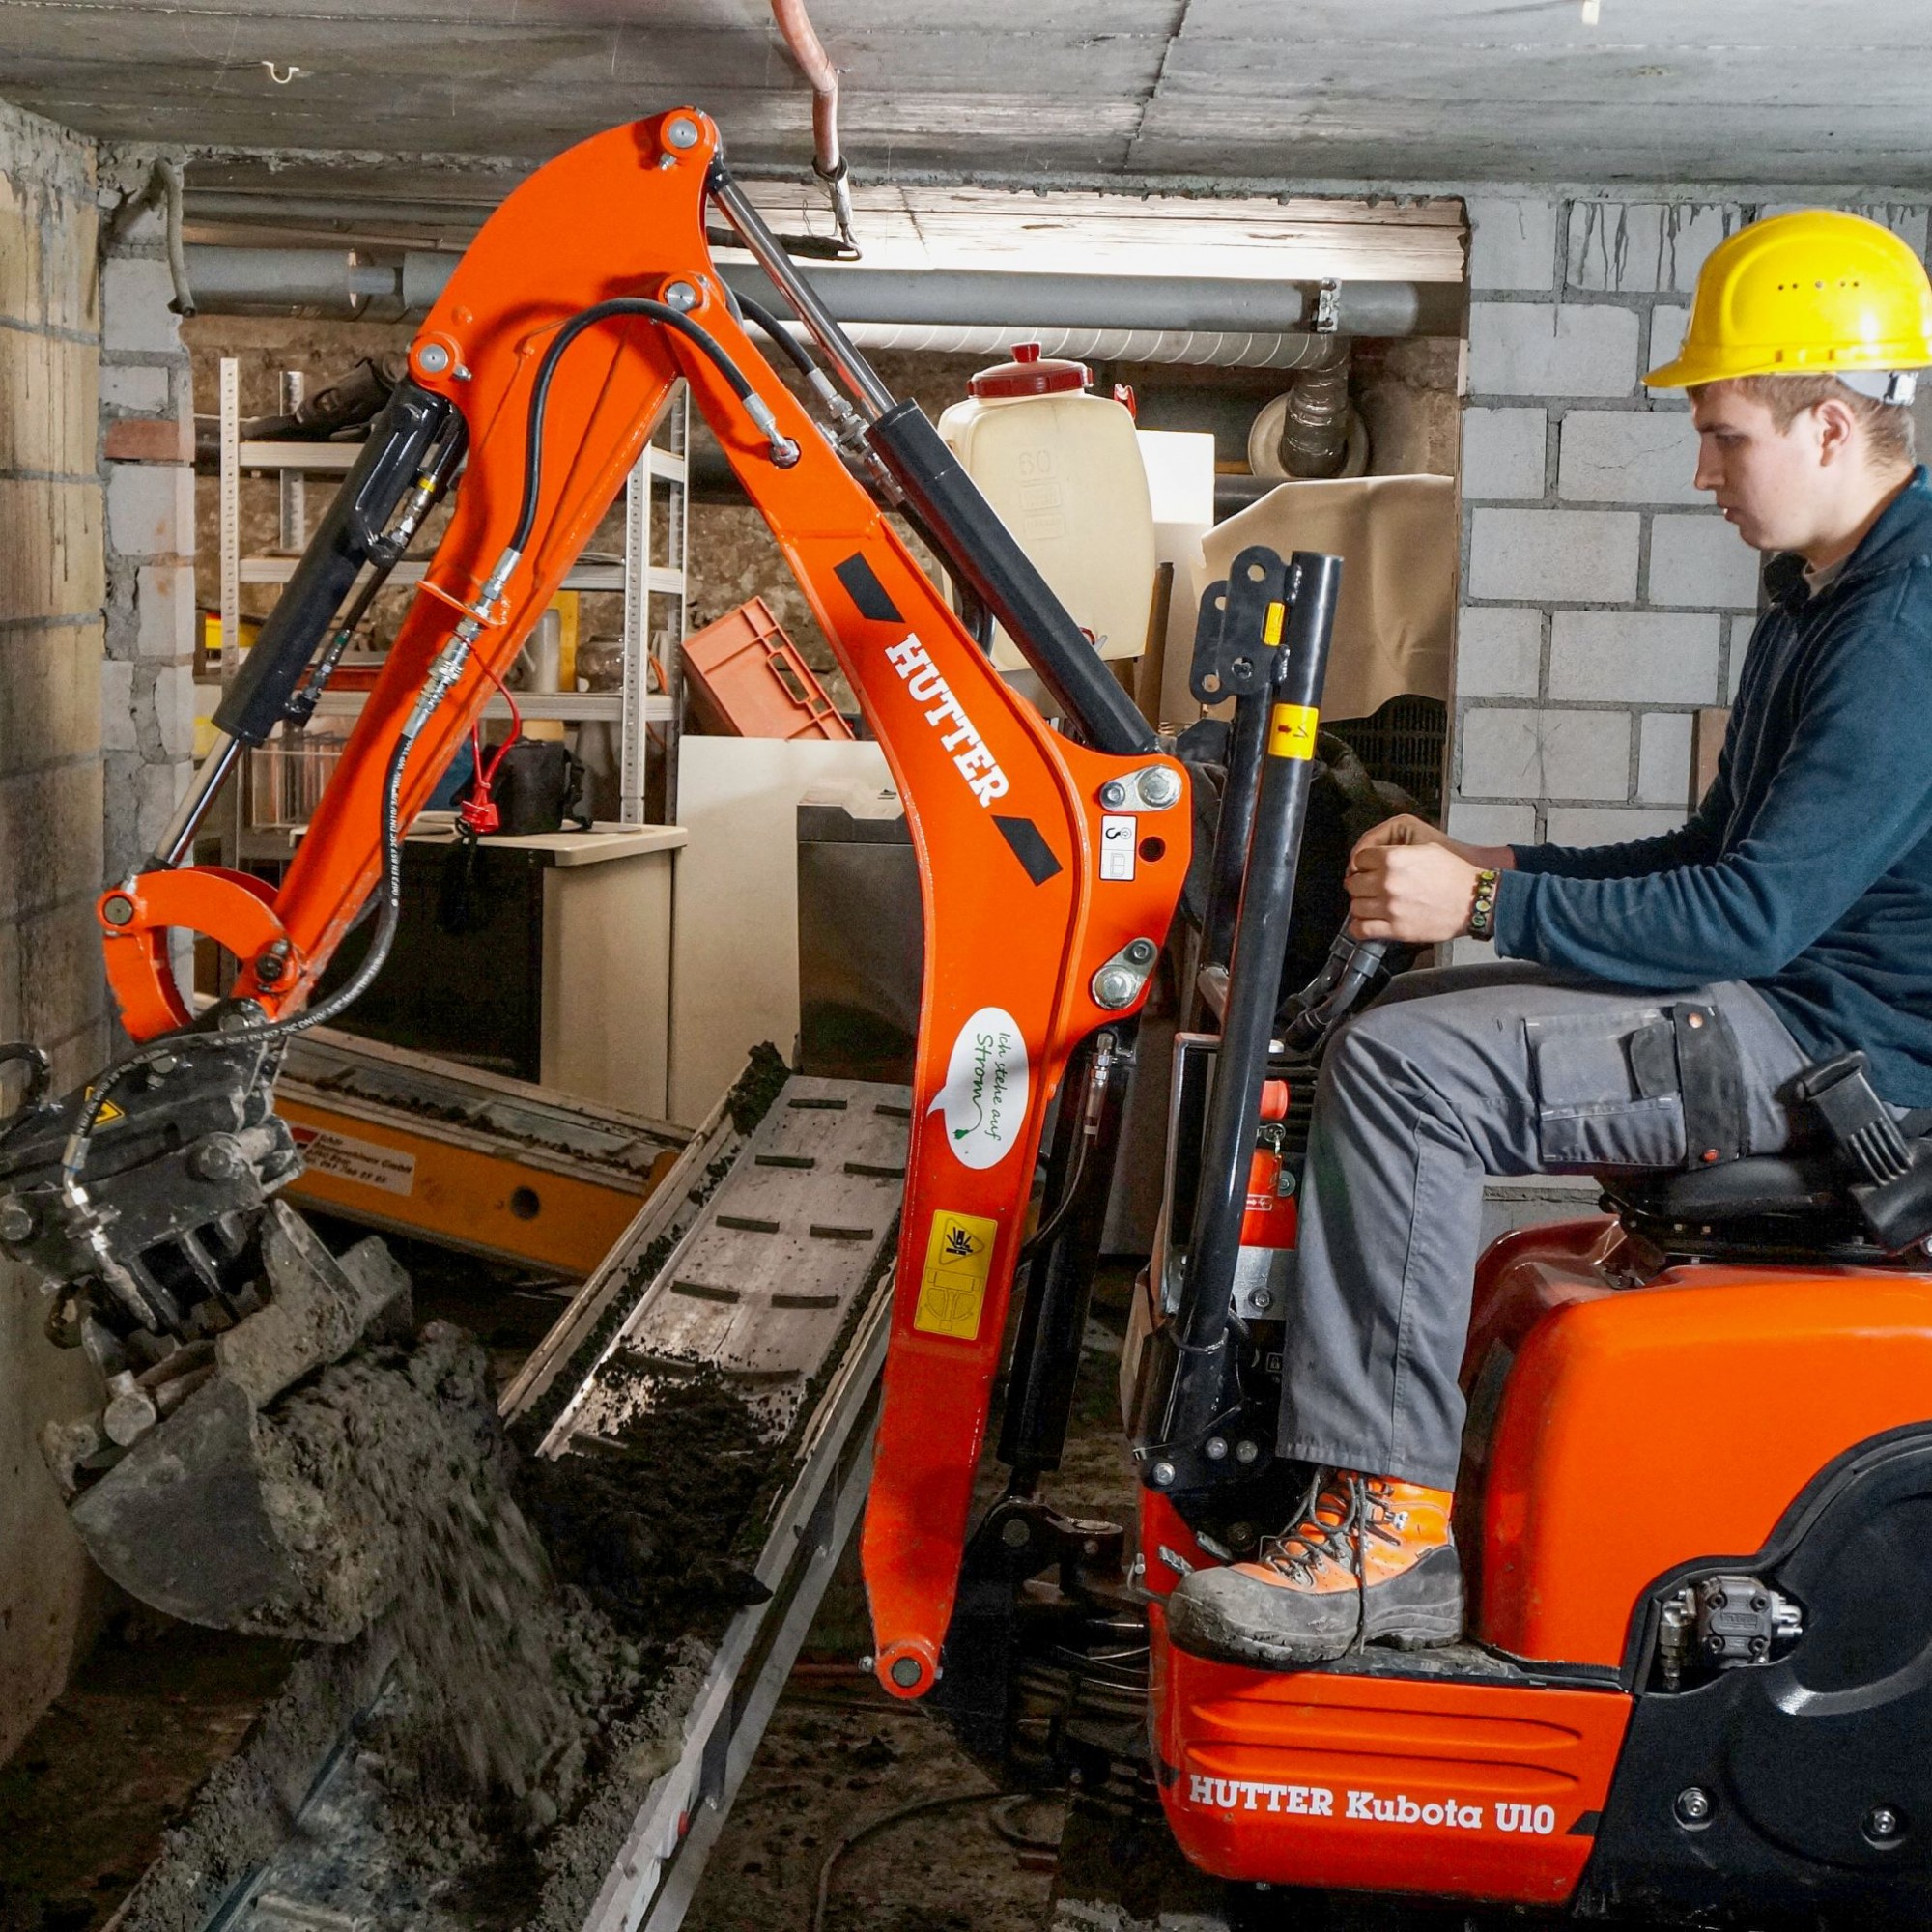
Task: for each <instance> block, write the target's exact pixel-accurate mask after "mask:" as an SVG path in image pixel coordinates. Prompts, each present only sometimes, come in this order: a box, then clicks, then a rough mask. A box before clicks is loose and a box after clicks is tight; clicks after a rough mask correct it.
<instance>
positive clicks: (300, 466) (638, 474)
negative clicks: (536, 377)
mask: <svg viewBox="0 0 1932 1932" xmlns="http://www.w3.org/2000/svg"><path fill="white" fill-rule="evenodd" d="M301 381H302V379H301V377H300V376H299V375H298V374H296V373H294V372H290V373H288V374H286V375H285V376H284V377H283V389H282V406H283V408H284V410H291V409H293V408H294V406H295V405H296V404H297V403H298V402H299V401H300V400H301ZM689 426H690V405H689V398H688V395H687V392H686V391H685V389H684V386H683V385H682V384H679V386H678V388H677V389H676V391H675V392H674V393H673V395H672V398H671V400H670V403H669V404H668V407H667V409H666V411H665V414H664V416H663V418H662V420H661V421H660V423H659V424H658V427H657V430H656V432H655V434H654V436H653V439H652V440H651V442H650V443H648V444H647V445H646V446H645V449H644V452H643V456H642V458H641V459H640V460H639V463H638V466H637V468H636V469H634V470H633V471H632V472H631V476H630V480H629V482H628V484H627V485H626V490H625V499H624V548H623V553H622V554H621V556H620V557H619V558H618V559H617V560H616V561H615V562H607V561H585V562H580V563H579V565H578V567H577V568H576V569H574V570H572V571H571V573H570V574H569V575H568V576H567V577H566V578H565V579H564V581H563V584H562V588H563V589H565V590H575V591H583V592H590V593H602V594H606V595H611V594H617V595H621V596H622V598H623V622H622V633H621V635H622V640H623V651H622V668H623V675H622V681H621V684H620V687H619V689H618V690H616V691H613V692H603V691H569V692H554V693H539V692H527V693H526V692H519V693H518V694H517V708H518V710H519V711H520V712H521V713H522V714H523V716H524V717H525V718H527V719H531V720H546V721H555V722H558V723H562V724H571V725H584V724H597V723H601V724H610V725H616V726H617V727H618V729H617V737H618V743H617V759H616V762H617V766H618V794H619V801H620V803H619V817H620V818H621V819H622V820H623V821H624V822H625V823H628V824H639V823H642V822H643V820H644V810H645V806H644V801H645V798H646V796H647V792H648V788H649V781H650V777H651V760H652V757H653V741H654V740H655V741H656V744H657V746H658V747H659V748H661V749H659V750H658V751H657V752H656V755H657V756H659V757H660V758H661V759H662V761H663V769H664V797H665V801H666V806H665V810H666V815H667V817H670V818H674V817H675V812H676V798H677V741H678V730H679V720H680V714H681V710H682V705H681V696H682V685H683V668H682V646H683V641H684V635H685V629H686V622H685V619H686V611H687V608H688V607H687V602H686V579H685V565H686V554H687V526H688V521H689V520H688V517H687V506H688V503H689V488H688V469H687V461H686V458H687V438H688V435H689ZM358 450H359V446H358V445H356V444H354V443H340V442H264V441H253V440H247V441H244V440H242V437H241V364H240V363H239V362H238V361H237V360H236V359H235V358H233V357H226V356H225V357H223V358H222V361H221V365H220V462H219V483H220V494H219V511H220V514H219V518H218V541H219V546H220V557H219V577H220V620H221V681H222V683H223V684H224V685H225V684H226V683H227V682H228V681H229V680H230V679H231V678H233V676H234V675H235V671H236V668H237V666H238V664H239V663H240V660H241V590H242V587H243V585H246V584H261V583H270V584H279V583H286V582H288V581H289V579H290V578H291V577H292V576H293V575H294V573H295V568H296V564H297V562H298V559H299V555H300V553H301V550H302V547H303V546H304V544H305V543H306V542H307V539H308V527H307V526H308V519H307V501H306V490H305V482H306V479H307V478H308V477H311V476H340V475H342V474H343V473H344V472H346V471H347V470H348V469H350V468H351V466H352V465H353V464H354V463H355V458H356V456H357V454H358ZM265 472H266V473H270V474H273V475H274V476H275V477H276V478H277V480H278V482H279V484H280V497H281V500H280V515H279V519H278V523H279V528H278V532H277V534H278V537H279V545H278V550H279V552H281V553H286V554H273V555H267V556H263V555H244V554H242V550H241V478H242V476H243V475H244V474H249V473H254V474H262V473H265ZM654 549H656V550H661V551H662V553H663V554H660V555H653V554H652V553H653V551H654ZM427 568H428V559H427V558H412V559H409V560H406V561H404V562H402V563H399V564H398V565H397V566H396V568H395V570H394V571H393V572H392V573H391V575H390V578H389V582H390V583H391V584H393V585H397V586H399V587H408V586H410V585H412V584H415V583H418V582H421V580H422V577H423V574H424V572H425V570H426V569H427ZM654 644H655V650H654V649H653V645H654ZM654 671H655V675H656V679H657V682H658V684H659V686H660V688H659V689H658V690H655V691H654V690H652V689H651V684H652V679H653V673H654ZM362 701H363V694H362V693H360V692H355V691H334V692H327V693H325V694H324V695H323V697H322V700H321V702H320V703H319V705H318V706H317V708H316V716H317V718H318V720H324V719H327V720H348V719H353V718H355V716H356V715H357V714H358V713H359V712H360V710H361V708H362ZM483 716H484V717H485V718H486V719H506V718H507V717H508V716H509V707H508V705H507V704H505V703H504V701H503V700H502V699H501V698H500V697H493V698H491V699H490V700H489V702H488V703H487V704H486V705H485V706H484V710H483ZM231 790H232V794H233V796H232V800H231V802H230V805H229V809H228V810H226V811H225V812H223V813H222V814H221V843H222V861H223V863H224V864H228V865H235V864H238V863H241V861H242V860H244V859H247V858H254V857H260V858H286V857H287V856H288V852H289V847H290V842H291V841H290V838H289V837H288V832H287V828H279V829H273V830H266V829H265V831H264V832H262V833H259V834H258V833H256V832H254V831H253V830H251V828H249V827H248V826H247V825H246V823H245V819H244V813H245V794H244V789H243V787H242V786H241V784H236V785H234V786H232V787H231Z"/></svg>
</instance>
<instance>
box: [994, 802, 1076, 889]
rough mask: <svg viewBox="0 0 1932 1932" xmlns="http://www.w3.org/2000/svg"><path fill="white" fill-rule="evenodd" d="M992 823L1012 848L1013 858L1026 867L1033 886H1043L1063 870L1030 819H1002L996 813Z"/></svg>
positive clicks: (1050, 847)
mask: <svg viewBox="0 0 1932 1932" xmlns="http://www.w3.org/2000/svg"><path fill="white" fill-rule="evenodd" d="M993 823H994V824H995V825H997V826H998V827H999V828H1000V837H1001V838H1004V839H1005V840H1006V841H1007V843H1008V844H1009V845H1010V846H1011V847H1012V848H1013V857H1014V858H1015V859H1017V860H1018V861H1019V862H1020V864H1021V865H1022V866H1024V867H1026V875H1027V877H1028V878H1030V879H1031V880H1032V881H1033V882H1034V884H1035V885H1037V886H1043V885H1045V884H1046V882H1047V880H1049V879H1050V878H1052V877H1053V875H1054V874H1055V873H1056V872H1058V871H1061V870H1063V869H1064V867H1062V866H1061V863H1060V861H1059V860H1058V859H1056V858H1055V857H1054V856H1053V847H1052V846H1051V845H1049V844H1048V843H1047V842H1046V840H1045V839H1044V838H1042V837H1041V836H1040V830H1039V827H1038V826H1037V825H1036V824H1035V823H1034V822H1033V820H1032V819H1030V818H1002V817H1000V816H999V814H998V813H997V812H996V813H995V814H994V817H993Z"/></svg>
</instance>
